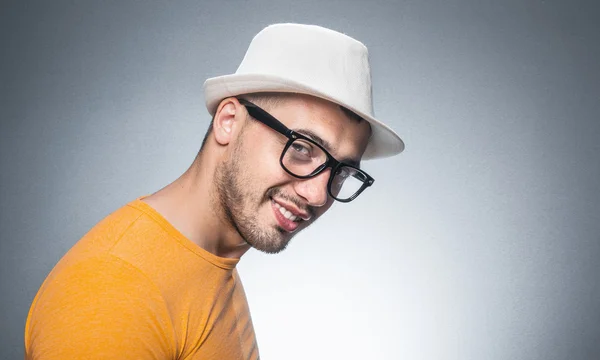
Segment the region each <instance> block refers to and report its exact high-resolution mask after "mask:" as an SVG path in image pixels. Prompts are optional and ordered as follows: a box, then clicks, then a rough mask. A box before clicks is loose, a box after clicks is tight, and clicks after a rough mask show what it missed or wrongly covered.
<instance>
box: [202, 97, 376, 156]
mask: <svg viewBox="0 0 600 360" xmlns="http://www.w3.org/2000/svg"><path fill="white" fill-rule="evenodd" d="M294 95H297V94H296V93H280V92H261V93H251V94H244V95H239V97H241V98H244V99H246V100H248V101H250V102H252V103H254V104H256V105H258V106H260V107H261V108H264V109H265V110H269V109H270V108H273V107H275V106H277V105H280V104H281V103H282V102H283V101H285V99H286V98H288V97H290V96H294ZM340 108H341V109H342V112H343V113H344V115H346V116H347V117H348V118H349V119H353V120H356V121H357V122H361V121H363V120H364V119H363V118H362V117H360V116H359V115H358V114H356V113H355V112H353V111H352V110H350V109H348V108H346V107H344V106H341V105H340ZM214 122H215V115H213V117H212V119H211V120H210V124H209V125H208V129H207V130H206V134H204V139H203V140H202V145H201V146H200V151H202V149H203V148H204V145H205V144H206V141H207V140H208V137H209V135H210V134H211V133H212V128H213V124H214Z"/></svg>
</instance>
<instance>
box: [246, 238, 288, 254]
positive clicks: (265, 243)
mask: <svg viewBox="0 0 600 360" xmlns="http://www.w3.org/2000/svg"><path fill="white" fill-rule="evenodd" d="M290 240H291V237H286V238H283V237H279V238H278V239H273V238H271V239H252V241H248V240H246V242H247V243H248V244H250V246H252V247H253V248H254V249H256V250H258V251H260V252H263V253H265V254H278V253H280V252H282V251H283V250H285V249H286V248H287V246H288V244H289V243H290Z"/></svg>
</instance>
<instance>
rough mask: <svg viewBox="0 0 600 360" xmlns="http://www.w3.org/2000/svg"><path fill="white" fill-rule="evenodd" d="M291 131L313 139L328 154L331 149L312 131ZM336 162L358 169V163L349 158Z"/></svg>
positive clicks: (325, 141)
mask: <svg viewBox="0 0 600 360" xmlns="http://www.w3.org/2000/svg"><path fill="white" fill-rule="evenodd" d="M293 130H294V131H295V132H297V133H300V134H302V135H305V136H308V137H309V138H311V139H313V140H314V141H315V142H316V143H317V144H319V145H321V146H322V147H324V148H325V149H327V151H328V152H331V148H332V146H331V144H330V143H329V142H328V141H327V140H324V139H323V138H321V137H320V136H319V135H317V134H316V133H315V132H314V131H312V130H309V129H293ZM332 156H333V155H332ZM336 160H337V159H336ZM338 161H339V162H343V163H344V164H348V165H352V166H354V167H357V168H359V169H360V161H357V160H354V159H350V158H344V159H341V160H338Z"/></svg>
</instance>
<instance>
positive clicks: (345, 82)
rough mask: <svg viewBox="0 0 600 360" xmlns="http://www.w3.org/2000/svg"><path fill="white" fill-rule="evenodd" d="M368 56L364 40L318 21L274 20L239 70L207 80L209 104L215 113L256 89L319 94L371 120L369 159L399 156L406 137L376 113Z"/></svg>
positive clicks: (258, 37) (245, 57) (257, 90)
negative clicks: (223, 103)
mask: <svg viewBox="0 0 600 360" xmlns="http://www.w3.org/2000/svg"><path fill="white" fill-rule="evenodd" d="M368 56H369V54H368V51H367V48H366V47H365V46H364V45H363V44H362V43H361V42H359V41H357V40H355V39H353V38H351V37H349V36H347V35H344V34H341V33H339V32H337V31H333V30H330V29H326V28H323V27H320V26H315V25H301V24H275V25H270V26H268V27H266V28H264V29H263V30H262V31H261V32H259V33H258V34H257V35H256V36H255V37H254V39H252V42H251V43H250V46H249V47H248V51H246V55H245V56H244V59H243V60H242V63H241V64H240V66H239V67H238V69H237V71H236V72H235V74H231V75H225V76H219V77H214V78H210V79H208V80H206V82H205V83H204V97H205V100H206V107H207V109H208V112H209V113H210V114H211V115H214V113H215V111H216V109H217V107H218V105H219V103H220V102H221V100H223V99H225V98H227V97H230V96H237V95H242V94H249V93H256V92H292V93H301V94H308V95H312V96H316V97H319V98H323V99H325V100H329V101H331V102H333V103H336V104H338V105H341V106H344V107H346V108H348V109H349V110H351V111H353V112H355V113H356V114H358V115H359V116H361V117H362V118H363V119H365V120H366V121H368V122H369V123H370V124H371V129H372V134H371V138H370V139H369V144H368V146H367V149H366V151H365V153H364V155H363V159H365V160H368V159H375V158H382V157H387V156H392V155H396V154H398V153H400V152H401V151H402V150H404V142H403V141H402V139H400V137H399V136H398V135H397V134H396V133H395V132H394V131H393V130H392V129H390V128H389V127H388V126H387V125H385V124H383V123H382V122H381V121H379V120H377V119H375V117H374V114H373V100H372V91H371V70H370V67H369V58H368Z"/></svg>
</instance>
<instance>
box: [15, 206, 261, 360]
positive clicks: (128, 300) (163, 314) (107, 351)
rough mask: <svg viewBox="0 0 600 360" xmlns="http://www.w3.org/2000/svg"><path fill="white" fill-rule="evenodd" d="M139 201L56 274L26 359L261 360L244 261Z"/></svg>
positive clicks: (29, 336) (30, 322)
mask: <svg viewBox="0 0 600 360" xmlns="http://www.w3.org/2000/svg"><path fill="white" fill-rule="evenodd" d="M141 199H143V197H142V198H138V199H136V200H134V201H132V202H130V203H129V204H127V205H126V206H123V207H122V208H120V209H118V210H117V211H115V212H114V213H112V214H111V215H109V216H107V217H106V218H105V219H103V220H102V221H101V222H99V223H98V224H97V225H96V226H95V227H94V228H92V229H91V230H90V231H89V232H88V233H87V234H86V235H85V236H84V237H83V238H82V239H81V240H80V241H79V242H78V243H77V244H75V246H74V247H73V248H72V249H71V250H69V252H68V253H67V254H66V255H65V256H64V257H63V258H62V259H61V260H60V261H59V262H58V264H57V265H56V266H55V267H54V269H53V270H52V271H51V272H50V274H49V275H48V277H47V278H46V280H45V281H44V283H43V284H42V286H41V288H40V290H39V291H38V293H37V295H36V297H35V299H34V300H33V303H32V305H31V309H30V310H29V315H28V317H27V323H26V325H25V358H26V359H220V360H229V359H236V360H237V359H258V357H259V356H258V348H257V345H256V338H255V335H254V328H253V326H252V320H251V318H250V312H249V310H248V302H247V300H246V295H245V294H244V289H243V287H242V283H241V282H240V278H239V276H238V273H237V270H236V269H235V266H236V264H237V263H238V261H239V259H227V258H221V257H218V256H215V255H213V254H211V253H209V252H208V251H205V250H204V249H202V248H201V247H199V246H198V245H196V244H194V243H193V242H191V241H190V240H189V239H187V238H186V237H184V236H183V235H182V234H181V233H180V232H179V231H177V230H176V229H175V228H174V227H173V226H172V225H171V224H170V223H169V222H167V220H166V219H165V218H163V217H162V216H161V215H160V214H159V213H158V212H157V211H156V210H154V209H153V208H152V207H150V205H148V204H146V203H145V202H143V201H141Z"/></svg>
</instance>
